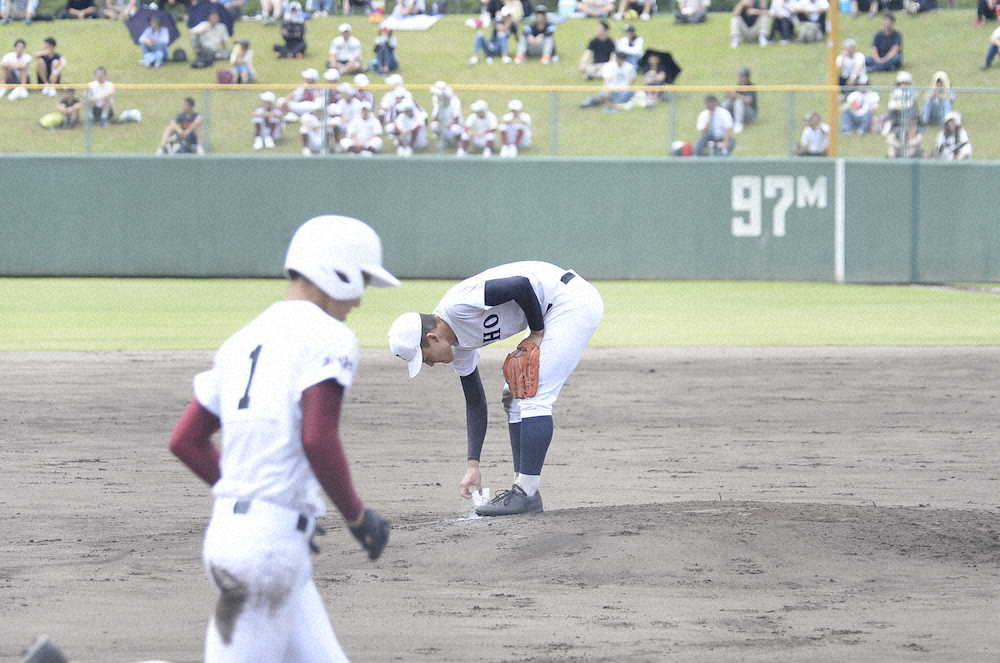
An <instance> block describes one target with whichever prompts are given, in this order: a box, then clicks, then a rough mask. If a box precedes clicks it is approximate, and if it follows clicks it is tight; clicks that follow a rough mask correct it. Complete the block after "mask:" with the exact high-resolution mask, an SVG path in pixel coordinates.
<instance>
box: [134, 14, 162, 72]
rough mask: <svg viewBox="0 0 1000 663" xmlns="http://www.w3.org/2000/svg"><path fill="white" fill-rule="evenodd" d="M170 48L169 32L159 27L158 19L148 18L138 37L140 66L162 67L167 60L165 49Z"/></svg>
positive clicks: (157, 17) (154, 16) (154, 17)
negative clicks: (140, 52)
mask: <svg viewBox="0 0 1000 663" xmlns="http://www.w3.org/2000/svg"><path fill="white" fill-rule="evenodd" d="M168 46H170V32H169V31H168V30H167V29H166V28H165V27H163V26H162V25H160V17H159V16H156V15H155V14H154V15H153V16H150V17H149V25H147V26H146V29H145V30H143V31H142V34H141V35H139V47H140V48H141V49H142V64H143V66H145V67H156V68H159V67H162V66H163V61H164V60H166V59H167V47H168Z"/></svg>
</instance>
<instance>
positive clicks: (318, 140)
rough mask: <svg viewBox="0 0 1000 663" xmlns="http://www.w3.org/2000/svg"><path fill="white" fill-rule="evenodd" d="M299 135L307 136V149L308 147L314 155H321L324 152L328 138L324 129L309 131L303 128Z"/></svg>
mask: <svg viewBox="0 0 1000 663" xmlns="http://www.w3.org/2000/svg"><path fill="white" fill-rule="evenodd" d="M299 133H300V134H302V135H303V136H305V138H306V144H305V147H308V148H309V151H310V152H312V153H313V154H319V153H320V152H322V151H323V142H324V140H325V138H326V132H325V131H324V130H323V128H322V127H320V128H319V129H307V128H306V127H302V128H300V129H299Z"/></svg>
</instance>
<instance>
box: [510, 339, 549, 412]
mask: <svg viewBox="0 0 1000 663" xmlns="http://www.w3.org/2000/svg"><path fill="white" fill-rule="evenodd" d="M540 359H541V350H540V349H539V347H538V346H537V345H536V344H534V343H532V342H531V341H521V342H520V343H519V344H518V346H517V349H516V350H514V351H513V352H511V353H510V354H509V355H507V359H505V360H504V362H503V376H504V378H506V379H507V386H508V387H510V393H511V395H512V396H513V397H514V398H531V397H532V396H534V395H535V394H537V393H538V363H539V360H540Z"/></svg>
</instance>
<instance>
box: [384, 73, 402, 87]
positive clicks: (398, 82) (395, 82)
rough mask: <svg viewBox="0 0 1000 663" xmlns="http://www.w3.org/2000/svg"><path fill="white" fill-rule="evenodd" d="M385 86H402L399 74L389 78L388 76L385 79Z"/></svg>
mask: <svg viewBox="0 0 1000 663" xmlns="http://www.w3.org/2000/svg"><path fill="white" fill-rule="evenodd" d="M385 84H386V85H392V86H396V85H402V84H403V77H402V76H400V75H399V74H392V75H391V76H388V77H387V78H386V79H385Z"/></svg>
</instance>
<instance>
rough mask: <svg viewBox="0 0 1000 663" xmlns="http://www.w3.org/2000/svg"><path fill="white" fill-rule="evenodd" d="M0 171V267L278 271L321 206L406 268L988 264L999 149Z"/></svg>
mask: <svg viewBox="0 0 1000 663" xmlns="http://www.w3.org/2000/svg"><path fill="white" fill-rule="evenodd" d="M0 180H2V181H3V183H4V187H3V190H4V194H3V196H2V198H0V275H5V276H16V275H33V276H38V275H74V276H87V275H95V276H97V275H104V276H274V275H278V274H280V272H281V266H282V258H283V255H284V250H285V246H286V244H287V242H288V239H289V237H290V236H291V233H292V231H293V230H294V229H295V227H296V226H297V225H298V224H299V223H301V222H302V221H304V220H305V219H307V218H309V217H311V216H315V215H318V214H326V213H332V214H346V215H351V216H357V217H359V218H361V219H364V220H365V221H367V222H368V223H370V224H371V225H372V226H373V227H375V228H376V229H377V230H378V231H379V233H380V234H381V235H382V238H383V242H384V245H385V254H386V258H385V259H386V263H387V265H388V266H389V267H390V268H391V269H393V270H394V271H395V272H396V273H398V274H400V275H401V276H404V277H432V278H433V277H440V278H458V277H461V276H464V275H467V274H471V273H474V272H476V271H478V270H481V269H483V268H484V267H487V266H490V265H494V264H498V263H502V262H506V261H510V260H517V259H525V258H536V259H543V260H549V261H552V262H555V263H557V264H560V265H562V266H565V267H572V268H574V269H576V270H578V271H579V272H580V273H582V274H584V275H586V276H588V277H591V278H602V279H781V280H817V281H832V280H845V281H857V282H910V281H997V280H1000V228H998V226H1000V223H998V214H997V212H996V211H995V208H994V207H993V206H992V205H991V204H989V202H988V201H987V198H988V194H989V192H990V191H992V187H991V185H994V186H995V183H996V182H998V181H1000V164H985V163H984V164H977V163H970V164H937V163H922V162H903V161H899V162H891V161H843V160H833V159H829V160H828V159H816V160H812V159H809V160H805V159H803V160H789V159H781V160H743V159H731V160H708V159H703V160H696V159H660V160H640V159H632V160H607V159H593V160H584V159H580V160H576V159H548V158H535V159H521V160H500V159H491V160H486V159H481V158H469V159H464V160H458V159H453V158H436V157H427V158H414V159H398V158H395V157H385V158H377V157H376V158H372V159H365V158H350V157H329V158H316V159H306V158H301V157H277V156H276V157H255V158H250V157H237V156H233V157H228V156H211V157H135V156H133V157H127V156H122V157H89V158H88V157H73V156H66V157H41V156H38V157H34V156H0Z"/></svg>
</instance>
